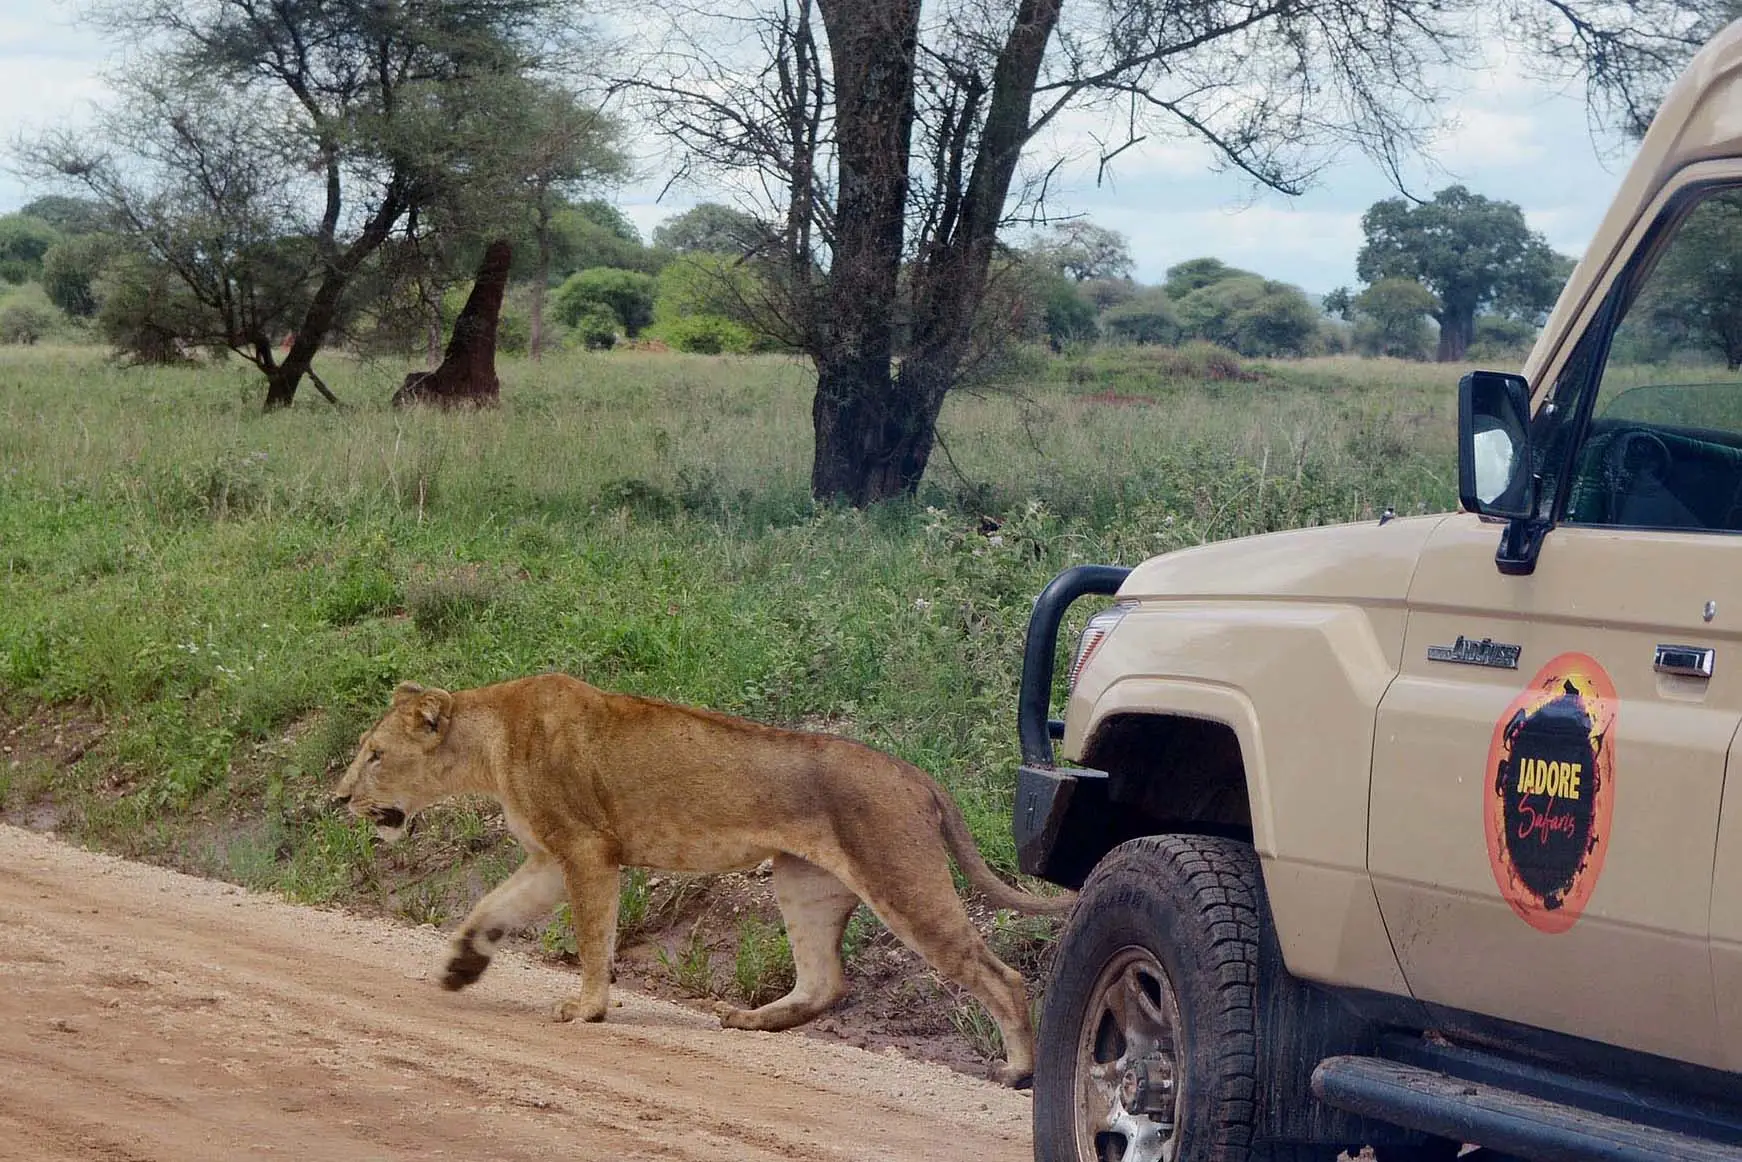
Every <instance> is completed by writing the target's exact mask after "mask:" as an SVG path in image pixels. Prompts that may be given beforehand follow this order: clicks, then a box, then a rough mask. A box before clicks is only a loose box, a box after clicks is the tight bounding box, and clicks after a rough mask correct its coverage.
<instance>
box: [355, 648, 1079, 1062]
mask: <svg viewBox="0 0 1742 1162" xmlns="http://www.w3.org/2000/svg"><path fill="white" fill-rule="evenodd" d="M360 742H361V745H360V747H359V749H358V752H357V757H356V758H355V759H354V760H352V762H351V766H350V769H349V770H347V771H346V772H345V777H344V779H343V780H342V781H341V782H340V783H339V785H338V787H337V789H336V790H335V792H334V794H335V796H336V797H337V799H338V800H339V801H340V802H342V803H345V804H348V805H349V807H350V810H351V812H352V814H354V815H358V816H362V817H365V818H368V819H370V820H371V821H373V822H374V824H375V827H376V831H377V832H378V833H379V834H380V836H381V837H382V839H384V840H386V841H388V842H392V841H394V840H397V839H399V838H400V837H401V836H402V835H404V834H405V831H406V828H407V827H408V826H409V825H410V822H411V820H412V817H413V816H415V815H416V814H417V813H418V812H419V811H421V810H423V809H424V808H425V807H427V806H429V805H430V804H432V803H435V802H437V801H438V800H441V799H445V798H447V797H449V796H451V795H459V794H467V793H477V794H484V795H491V796H494V797H495V798H496V799H498V800H500V801H501V803H502V808H503V814H504V815H505V817H506V819H507V823H508V828H509V830H510V831H512V832H513V834H514V836H515V838H517V839H518V840H520V842H521V844H522V845H523V846H524V847H525V848H526V862H525V863H524V864H522V865H521V866H520V868H519V869H518V870H517V871H516V872H515V873H514V874H513V875H511V876H509V877H508V879H506V880H504V881H503V882H502V883H501V884H500V885H499V886H498V887H497V888H496V889H495V890H494V891H492V892H491V893H490V894H489V895H487V896H485V897H484V898H483V899H482V900H480V901H478V905H477V907H475V908H473V909H472V912H471V914H470V915H469V916H467V917H466V920H465V923H464V924H463V925H461V927H460V929H459V932H458V933H457V935H456V936H455V937H454V942H453V947H452V951H451V952H450V954H449V956H448V959H447V962H446V965H445V975H444V976H443V978H442V985H443V986H444V987H446V988H449V989H461V988H464V987H466V986H467V985H469V984H471V983H472V982H473V981H475V980H477V979H478V977H479V976H480V975H482V974H483V972H484V969H485V968H487V967H488V966H489V964H490V956H491V954H492V953H493V952H494V951H495V949H496V946H497V945H498V944H499V943H500V942H501V940H502V938H503V936H504V935H505V934H506V933H507V932H508V931H509V930H510V929H513V928H519V927H522V926H525V925H527V924H530V923H533V922H534V921H537V920H539V919H541V918H543V917H544V916H546V915H547V914H548V913H550V912H551V910H552V909H554V908H555V907H556V906H557V904H559V903H560V902H561V901H562V898H563V894H564V891H565V889H566V891H567V894H568V898H569V905H570V908H571V911H572V914H573V920H574V929H575V947H576V950H577V952H578V954H579V959H580V967H581V985H580V990H579V991H578V992H577V993H575V995H573V996H571V997H569V998H567V999H566V1000H563V1001H562V1002H561V1003H560V1004H558V1005H557V1008H556V1014H555V1015H556V1017H557V1019H558V1020H563V1021H570V1020H574V1019H575V1018H577V1017H578V1018H580V1019H581V1020H585V1021H601V1020H603V1019H604V1017H605V1007H606V997H607V991H608V988H609V984H610V966H611V958H612V951H613V948H612V945H613V942H614V940H615V937H616V933H617V897H618V868H619V867H622V866H640V867H654V868H661V869H666V870H670V871H683V872H719V871H729V870H734V869H742V868H749V867H754V866H756V865H757V864H758V863H760V862H762V861H763V860H765V859H772V860H773V861H774V891H775V895H776V898H777V899H778V900H779V902H780V911H781V914H782V915H783V916H784V917H785V920H786V930H787V936H788V939H789V941H790V942H791V945H792V956H793V963H794V966H795V967H796V969H797V978H798V979H797V982H796V983H795V984H794V985H793V989H792V991H791V992H790V993H788V994H787V995H786V996H785V997H782V998H781V999H780V1000H777V1001H774V1002H772V1003H770V1004H766V1005H763V1006H762V1007H761V1008H759V1009H749V1010H745V1009H731V1008H727V1009H724V1010H723V1011H722V1013H721V1018H720V1021H721V1024H722V1025H725V1026H727V1027H728V1028H735V1029H787V1028H791V1027H792V1026H794V1025H798V1024H801V1023H803V1022H805V1021H809V1020H811V1019H812V1018H814V1017H816V1016H818V1015H819V1014H821V1013H822V1012H824V1011H825V1010H826V1009H828V1008H829V1007H830V1006H831V1005H833V1004H834V1003H835V1002H836V1001H838V1000H840V999H841V997H842V996H843V995H845V993H846V988H847V982H846V978H845V976H844V974H843V973H842V970H841V936H842V933H843V932H844V931H845V929H846V925H847V920H848V917H849V916H851V915H852V912H853V909H854V908H855V907H856V906H857V905H858V903H859V901H860V900H864V901H865V902H866V903H867V904H869V905H870V906H871V909H872V911H874V912H876V914H877V916H878V917H879V918H880V919H881V920H882V921H883V922H884V924H886V925H888V927H889V930H890V931H891V932H894V933H895V934H896V936H898V937H900V938H901V940H902V941H903V942H904V943H906V944H907V946H908V947H910V948H912V949H913V950H914V951H916V952H918V953H919V954H920V955H921V956H923V957H925V958H926V960H927V961H929V962H930V963H931V965H932V966H933V967H934V968H936V969H937V970H938V971H939V972H941V973H943V974H944V975H945V976H947V977H949V978H950V979H951V980H954V981H956V982H957V983H959V984H960V985H962V987H964V988H966V989H967V990H968V991H969V992H971V993H973V994H974V996H975V997H977V998H979V1000H980V1002H981V1003H982V1004H984V1005H985V1006H986V1008H987V1010H988V1011H990V1012H991V1014H992V1016H993V1019H995V1020H996V1021H997V1022H998V1027H999V1029H1000V1030H1001V1031H1002V1032H1003V1034H1004V1046H1005V1050H1006V1052H1007V1054H1008V1059H1007V1061H1006V1062H1005V1064H1003V1065H1002V1066H1000V1067H998V1068H996V1069H995V1070H994V1071H993V1076H994V1077H995V1078H997V1079H998V1080H999V1081H1002V1082H1004V1083H1005V1084H1008V1085H1022V1084H1024V1083H1026V1082H1027V1081H1028V1079H1029V1078H1030V1076H1031V1075H1032V1073H1033V1071H1034V1032H1033V1029H1032V1028H1031V1027H1030V1022H1029V1011H1028V997H1027V993H1026V991H1025V990H1024V988H1023V983H1022V977H1021V976H1020V975H1019V974H1018V973H1017V972H1016V971H1015V970H1013V969H1012V968H1010V967H1009V966H1008V965H1006V964H1005V963H1004V962H1003V961H1001V960H999V959H998V958H997V957H996V956H994V955H992V952H991V950H990V949H988V948H987V947H986V944H985V942H984V941H982V940H981V939H980V934H979V933H978V932H977V931H976V930H975V929H974V926H973V924H972V923H970V922H969V920H968V913H967V911H966V909H964V908H963V906H962V902H961V900H960V899H958V898H957V896H956V891H955V885H954V883H953V881H952V880H951V878H950V865H949V857H950V856H954V857H955V860H956V863H957V864H958V866H960V867H961V869H962V871H963V873H964V874H965V875H966V876H967V878H968V880H969V881H970V882H971V883H972V884H973V885H974V887H976V888H978V889H979V890H980V892H982V893H983V894H984V895H985V896H986V898H987V899H988V900H990V901H991V902H992V903H994V904H995V905H997V906H999V907H1003V908H1015V909H1020V910H1022V911H1028V912H1063V911H1065V910H1067V909H1068V908H1069V907H1070V906H1071V904H1072V902H1073V900H1074V897H1073V896H1068V895H1067V896H1058V897H1041V896H1034V895H1030V894H1028V893H1026V892H1021V891H1018V890H1016V889H1015V888H1012V887H1010V886H1009V885H1007V884H1005V883H1004V882H1002V881H1001V880H999V879H998V878H997V877H996V876H994V875H993V874H992V872H991V870H990V869H989V868H988V867H987V866H986V864H985V862H984V861H983V860H982V859H981V858H980V853H979V852H978V851H976V850H975V848H974V842H973V839H972V837H971V836H970V835H969V834H968V829H967V825H966V824H965V823H964V822H963V819H962V813H961V810H960V809H959V808H958V807H957V806H956V804H955V803H954V801H952V800H951V799H950V797H949V796H948V795H947V794H945V793H944V791H943V789H942V788H940V787H939V786H938V785H937V784H936V783H935V782H933V781H932V778H931V776H929V775H927V774H926V773H925V772H924V771H921V770H920V769H919V768H917V767H915V766H913V765H911V764H909V763H905V762H902V761H901V760H900V759H897V758H894V757H892V756H890V755H886V754H883V753H881V752H879V751H876V750H873V749H871V748H870V747H867V746H863V745H861V744H859V743H856V742H851V741H848V740H847V739H843V738H837V737H833V736H830V735H822V734H810V733H805V732H802V731H796V730H781V729H777V728H775V727H770V726H762V725H759V724H757V723H754V722H748V721H745V720H743V719H740V718H732V717H729V716H727V715H724V714H716V713H713V712H711V711H707V710H698V709H694V708H691V707H687V706H677V705H674V704H672V703H669V702H660V701H656V700H654V699H651V698H637V697H631V696H628V695H623V694H612V693H607V692H605V691H603V690H599V689H597V688H595V687H593V686H590V685H588V684H587V683H585V682H582V681H579V680H578V679H575V678H571V677H569V676H567V675H565V674H543V675H540V676H537V677H532V678H521V679H518V680H516V681H512V682H502V683H498V684H496V685H492V686H484V687H480V688H478V689H475V690H460V691H457V692H454V693H449V692H448V691H446V690H439V689H426V688H424V687H422V686H419V685H417V684H415V683H411V682H407V683H403V684H401V685H400V686H399V687H398V689H396V690H395V691H394V693H393V708H392V709H391V710H389V711H388V712H387V714H386V716H385V717H383V718H382V719H381V721H380V722H378V723H376V724H375V726H374V727H373V728H372V729H370V730H369V731H367V732H365V733H364V735H363V736H362V739H361V740H360Z"/></svg>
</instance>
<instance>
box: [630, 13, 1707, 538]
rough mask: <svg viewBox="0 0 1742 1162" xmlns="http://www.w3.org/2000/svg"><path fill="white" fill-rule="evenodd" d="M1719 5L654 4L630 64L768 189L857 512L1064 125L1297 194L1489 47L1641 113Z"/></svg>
mask: <svg viewBox="0 0 1742 1162" xmlns="http://www.w3.org/2000/svg"><path fill="white" fill-rule="evenodd" d="M1709 2H1710V0H1630V2H1629V3H1627V4H1613V3H1598V2H1596V0H1549V2H1547V3H1536V2H1534V0H1520V3H1519V4H1513V5H1494V4H1490V3H1488V2H1487V0H1446V2H1445V3H1422V2H1418V0H1374V3H1370V4H1352V3H1347V2H1345V0H1295V2H1291V3H1286V4H1261V5H1256V6H1251V5H1239V4H1213V3H1212V4H1203V5H1192V4H1186V5H1180V4H1174V3H1167V2H1163V0H1115V2H1111V3H1099V4H1097V3H1084V4H1065V3H1063V2H1062V0H1012V2H1010V3H1005V2H1003V0H933V2H931V3H922V2H921V0H742V2H738V3H733V4H729V5H707V4H699V3H696V2H695V0H646V2H643V3H640V4H638V5H637V6H636V18H637V23H638V26H639V28H640V30H641V31H643V32H644V33H645V35H644V36H642V37H641V38H640V39H641V40H643V41H644V42H645V43H646V44H647V45H648V46H649V48H648V50H647V53H646V54H645V56H644V57H643V58H642V59H639V60H631V61H625V63H624V66H623V68H622V70H621V73H620V76H621V79H622V81H623V82H624V84H625V85H627V86H630V87H631V88H633V89H634V91H635V92H637V93H639V94H640V95H641V96H643V97H644V98H645V100H646V102H647V107H648V115H649V119H650V121H651V123H653V124H656V125H658V126H659V127H660V128H661V129H663V130H664V131H665V132H667V133H669V134H671V135H672V136H674V137H675V138H676V139H677V140H678V142H679V144H680V147H681V151H682V152H681V155H680V164H681V165H682V166H683V167H684V168H685V170H686V171H688V172H691V173H701V172H708V173H709V176H711V177H715V178H716V180H720V181H721V182H722V184H725V183H730V184H731V185H732V186H733V187H734V188H736V189H739V190H742V191H746V192H747V194H748V195H749V196H756V197H759V198H761V200H762V202H763V206H761V207H759V208H760V209H763V210H765V211H766V212H765V213H763V214H760V215H759V216H760V217H763V218H764V219H765V220H767V221H768V222H770V223H771V226H772V229H771V232H770V233H771V239H774V240H778V246H775V247H771V248H770V250H769V251H768V252H767V253H766V256H765V258H764V262H765V265H766V266H767V268H768V269H767V271H766V273H765V277H764V285H766V286H769V287H771V288H774V290H775V291H776V292H777V293H778V294H779V295H780V297H781V298H782V300H783V301H782V302H781V303H779V304H778V310H776V311H775V312H774V314H775V315H777V316H778V317H779V318H780V320H781V321H782V323H783V325H784V328H785V334H787V335H789V336H791V337H792V339H793V341H794V342H795V344H796V345H797V346H799V347H800V348H801V349H802V350H804V351H805V353H806V354H807V355H809V356H810V358H811V361H812V363H813V365H814V367H815V370H816V377H817V382H816V391H815V395H814V398H813V402H812V408H811V418H812V426H813V429H814V440H813V459H812V469H811V491H812V493H813V495H815V496H816V497H818V498H819V499H824V500H840V501H844V502H846V503H849V504H854V505H866V504H870V503H872V502H875V501H878V500H882V499H885V498H890V497H896V496H904V495H907V496H911V495H912V494H913V493H914V491H915V490H916V489H917V488H918V486H919V483H920V481H921V479H922V477H923V474H924V472H925V469H926V465H927V463H928V460H929V457H930V455H931V452H932V449H933V448H934V446H935V445H936V434H937V418H938V415H939V413H940V410H941V408H942V406H943V403H944V400H945V397H946V396H947V395H948V393H949V392H950V391H952V390H953V389H954V388H955V387H956V386H957V385H958V384H960V383H961V382H962V381H963V378H964V376H965V375H966V374H968V373H969V372H970V371H971V370H972V368H973V367H974V365H975V360H976V358H977V357H978V354H979V353H980V352H981V351H983V350H984V349H985V348H986V346H987V344H988V343H989V342H991V341H992V340H993V339H994V336H989V335H988V334H987V333H986V332H985V331H984V330H983V329H982V328H983V327H984V326H985V325H986V324H987V323H988V322H989V321H992V320H995V319H997V318H998V317H999V313H998V312H989V311H987V310H986V309H985V306H986V300H987V299H988V297H989V296H995V294H996V291H995V288H994V282H993V274H994V272H995V271H996V269H997V267H998V264H999V262H1000V261H1001V258H1002V255H1003V247H1002V246H1001V244H1000V235H1001V234H1007V233H1008V231H1009V230H1010V229H1011V228H1013V227H1014V226H1017V225H1018V224H1023V223H1026V222H1029V221H1032V220H1033V219H1034V217H1036V216H1037V215H1039V214H1040V213H1041V212H1043V209H1044V199H1045V194H1046V179H1047V177H1048V175H1050V174H1051V173H1052V172H1054V170H1055V168H1056V165H1055V157H1054V156H1049V155H1048V154H1047V153H1046V151H1045V150H1044V148H1042V149H1040V150H1039V151H1036V150H1035V148H1034V147H1035V146H1036V145H1037V144H1039V143H1044V142H1046V141H1048V140H1049V138H1057V137H1059V136H1065V135H1061V134H1058V133H1057V132H1056V131H1057V130H1058V129H1059V128H1060V127H1061V126H1063V125H1065V124H1072V123H1073V119H1074V118H1078V117H1087V118H1088V119H1089V120H1090V123H1091V124H1090V127H1089V131H1088V133H1086V134H1075V133H1073V134H1069V135H1068V136H1070V137H1072V138H1075V139H1076V140H1085V139H1095V136H1096V132H1097V130H1102V131H1105V133H1104V134H1103V135H1102V136H1101V137H1100V138H1099V141H1100V143H1102V149H1101V151H1100V153H1101V156H1100V160H1101V161H1102V162H1103V163H1111V162H1113V161H1114V160H1115V159H1116V158H1117V157H1118V156H1119V155H1120V154H1121V153H1123V152H1124V151H1125V150H1127V149H1139V148H1140V147H1141V143H1142V142H1144V141H1145V140H1146V139H1149V138H1152V137H1160V136H1188V137H1191V138H1192V139H1194V140H1197V141H1200V142H1202V143H1204V144H1205V145H1206V146H1207V147H1208V148H1209V149H1210V150H1212V151H1213V152H1214V154H1215V156H1216V157H1217V159H1218V161H1220V162H1222V163H1225V164H1226V165H1228V166H1229V167H1230V168H1233V169H1236V170H1238V171H1239V172H1240V173H1241V174H1243V175H1244V176H1246V177H1248V178H1251V179H1252V180H1253V181H1254V182H1256V183H1259V184H1262V185H1265V186H1269V187H1271V188H1274V189H1278V190H1282V191H1286V192H1298V191H1299V190H1300V189H1301V188H1302V187H1303V186H1304V184H1305V183H1306V182H1307V181H1308V180H1309V179H1310V177H1311V176H1312V175H1313V174H1314V173H1316V172H1318V171H1319V170H1320V169H1321V168H1322V166H1323V164H1324V161H1325V159H1326V158H1327V157H1329V156H1330V155H1331V154H1332V153H1333V152H1334V151H1335V150H1336V149H1337V148H1339V147H1342V146H1345V145H1347V144H1349V143H1351V142H1354V143H1358V144H1359V145H1361V146H1363V147H1364V148H1366V149H1367V150H1368V151H1369V153H1370V154H1372V155H1373V156H1375V157H1376V158H1378V159H1379V160H1380V161H1381V162H1382V163H1383V164H1385V165H1387V166H1390V167H1392V168H1393V171H1395V167H1396V165H1397V164H1398V162H1399V161H1400V159H1401V158H1402V157H1404V156H1405V155H1407V154H1408V153H1409V152H1410V150H1411V148H1412V146H1413V145H1415V144H1416V143H1418V142H1419V140H1420V136H1421V134H1422V132H1423V131H1424V130H1425V129H1427V128H1428V125H1427V124H1426V123H1427V122H1429V121H1430V120H1431V119H1432V116H1433V114H1434V113H1435V112H1437V111H1438V108H1439V105H1440V103H1439V102H1437V101H1436V98H1437V97H1438V96H1439V94H1438V93H1437V92H1436V86H1435V77H1436V74H1438V73H1439V72H1440V71H1441V69H1442V65H1443V63H1447V62H1450V63H1454V64H1456V63H1463V62H1471V61H1474V59H1475V58H1476V57H1477V56H1478V55H1479V54H1483V53H1488V52H1490V51H1492V50H1493V48H1494V46H1495V45H1497V44H1501V43H1504V44H1506V45H1507V46H1508V47H1510V48H1514V49H1517V50H1520V51H1519V55H1518V57H1517V58H1516V59H1518V60H1519V61H1521V62H1523V61H1533V63H1534V59H1542V58H1546V59H1548V60H1549V61H1551V62H1552V64H1553V65H1556V66H1560V67H1562V68H1564V69H1565V70H1567V71H1568V72H1569V73H1578V74H1581V75H1582V76H1583V78H1584V79H1585V81H1586V83H1587V86H1588V92H1589V93H1590V94H1591V95H1592V96H1593V97H1594V98H1596V99H1597V100H1598V101H1612V102H1613V103H1615V104H1620V105H1623V106H1626V107H1631V106H1632V105H1634V104H1637V103H1638V102H1639V101H1640V100H1642V99H1644V98H1646V97H1649V96H1650V95H1652V94H1655V93H1657V92H1658V91H1660V90H1659V86H1660V85H1661V84H1662V83H1663V82H1664V80H1665V78H1666V77H1667V76H1668V75H1672V74H1674V73H1676V72H1677V71H1679V69H1680V66H1681V64H1682V63H1683V62H1685V61H1686V59H1687V57H1688V56H1689V55H1690V54H1691V52H1692V51H1693V49H1694V47H1695V44H1696V42H1694V41H1692V40H1690V39H1689V38H1688V37H1687V35H1686V33H1687V30H1688V26H1689V24H1690V22H1691V16H1692V15H1694V14H1696V13H1698V12H1700V11H1702V10H1703V9H1704V7H1706V6H1707V5H1708V4H1709ZM1477 26H1480V27H1482V28H1483V29H1484V30H1485V31H1486V32H1489V33H1491V35H1484V36H1472V35H1470V29H1471V28H1472V27H1477ZM1519 67H1521V68H1527V69H1528V68H1531V67H1533V65H1531V64H1522V63H1521V64H1520V66H1519ZM1097 123H1098V124H1097ZM1036 153H1038V155H1033V154H1036ZM1170 293H1171V290H1170ZM1182 304H1183V300H1182ZM1308 311H1309V313H1310V314H1311V316H1312V318H1313V319H1314V324H1315V326H1316V321H1317V319H1318V314H1317V312H1316V311H1314V310H1312V308H1311V306H1310V304H1308ZM898 348H899V350H900V351H901V355H900V357H899V358H897V357H896V354H897V350H898Z"/></svg>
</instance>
